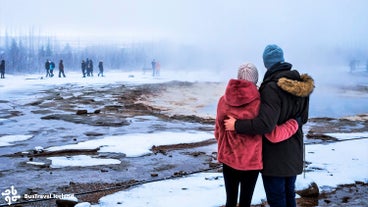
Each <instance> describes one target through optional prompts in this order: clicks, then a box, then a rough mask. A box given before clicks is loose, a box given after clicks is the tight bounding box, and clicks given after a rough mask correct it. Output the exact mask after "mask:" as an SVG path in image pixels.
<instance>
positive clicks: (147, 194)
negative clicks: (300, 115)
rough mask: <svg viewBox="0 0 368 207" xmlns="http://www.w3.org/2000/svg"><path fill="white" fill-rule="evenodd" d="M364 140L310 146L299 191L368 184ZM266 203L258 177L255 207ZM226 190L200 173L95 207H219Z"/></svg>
mask: <svg viewBox="0 0 368 207" xmlns="http://www.w3.org/2000/svg"><path fill="white" fill-rule="evenodd" d="M363 136H364V137H365V139H362V140H354V141H344V142H338V143H333V144H327V145H321V144H316V145H307V146H306V153H307V154H306V161H308V162H311V163H313V164H312V165H310V166H308V168H307V169H306V170H307V171H309V170H311V171H310V172H306V173H305V175H299V176H298V178H297V183H296V185H297V186H296V188H297V189H304V188H305V187H307V185H309V184H310V183H311V182H312V181H314V182H315V183H317V184H318V185H319V187H320V188H321V190H323V189H326V188H334V187H336V186H337V185H340V184H351V183H355V182H356V181H361V182H365V183H367V182H368V139H367V137H368V132H367V133H365V134H364V135H363ZM264 200H266V196H265V193H264V190H263V186H262V177H261V176H259V178H258V181H257V185H256V188H255V192H254V195H253V199H252V204H260V203H261V202H262V201H264ZM224 201H225V188H224V181H223V177H222V174H221V173H199V174H194V175H190V176H187V177H184V178H177V179H172V180H167V181H159V182H153V183H148V184H144V185H141V186H137V187H135V188H132V189H128V190H125V191H121V192H118V193H114V194H112V195H108V196H105V197H103V198H101V199H100V202H99V204H98V205H93V207H107V206H109V207H113V206H129V207H139V206H150V207H163V206H176V207H186V206H206V207H218V206H221V205H223V204H224Z"/></svg>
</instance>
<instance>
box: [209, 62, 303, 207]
mask: <svg viewBox="0 0 368 207" xmlns="http://www.w3.org/2000/svg"><path fill="white" fill-rule="evenodd" d="M257 81H258V71H257V68H256V66H255V65H253V64H251V63H247V64H242V65H241V66H240V67H239V69H238V79H231V80H230V81H229V83H228V85H227V87H226V90H225V94H224V95H223V96H222V97H221V98H220V100H219V102H218V105H217V114H216V122H215V138H216V140H217V143H218V153H217V159H218V161H219V162H220V163H222V164H223V175H224V181H225V190H226V205H225V206H228V207H230V206H231V207H235V206H236V204H237V200H238V195H240V199H239V206H250V205H251V201H252V196H253V192H254V188H255V185H256V182H257V178H258V174H259V172H260V170H262V168H263V162H262V135H245V134H236V133H235V132H228V131H225V127H224V125H223V123H224V119H225V118H226V117H227V115H232V116H235V117H237V118H238V119H252V118H255V117H256V116H257V115H258V111H259V107H260V104H261V98H260V94H259V92H258V89H257V86H256V84H257ZM297 130H298V122H297V121H296V120H294V119H290V120H288V121H287V122H286V123H284V124H281V125H280V126H276V128H275V129H274V130H273V131H272V132H271V133H269V134H266V135H265V136H266V137H267V139H269V140H270V141H271V142H274V143H276V142H281V141H284V140H286V139H288V138H289V137H291V136H292V135H293V134H294V133H295V132H296V131H297ZM239 187H240V194H239V193H238V192H239Z"/></svg>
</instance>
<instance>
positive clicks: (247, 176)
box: [223, 164, 259, 207]
mask: <svg viewBox="0 0 368 207" xmlns="http://www.w3.org/2000/svg"><path fill="white" fill-rule="evenodd" d="M223 174H224V181H225V189H226V207H235V206H236V204H237V201H238V192H239V185H240V199H239V207H249V206H250V204H251V202H252V197H253V192H254V188H255V186H256V183H257V178H258V174H259V170H248V171H242V170H236V169H233V168H231V167H229V166H227V165H225V164H224V165H223Z"/></svg>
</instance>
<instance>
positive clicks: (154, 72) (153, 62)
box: [151, 59, 156, 76]
mask: <svg viewBox="0 0 368 207" xmlns="http://www.w3.org/2000/svg"><path fill="white" fill-rule="evenodd" d="M151 65H152V76H155V75H156V60H155V59H153V60H152V62H151Z"/></svg>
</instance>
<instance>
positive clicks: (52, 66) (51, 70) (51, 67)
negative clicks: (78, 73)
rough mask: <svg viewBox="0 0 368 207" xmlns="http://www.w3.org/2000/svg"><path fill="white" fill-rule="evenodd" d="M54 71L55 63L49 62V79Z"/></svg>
mask: <svg viewBox="0 0 368 207" xmlns="http://www.w3.org/2000/svg"><path fill="white" fill-rule="evenodd" d="M54 69H55V63H54V62H53V61H51V62H50V77H54Z"/></svg>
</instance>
